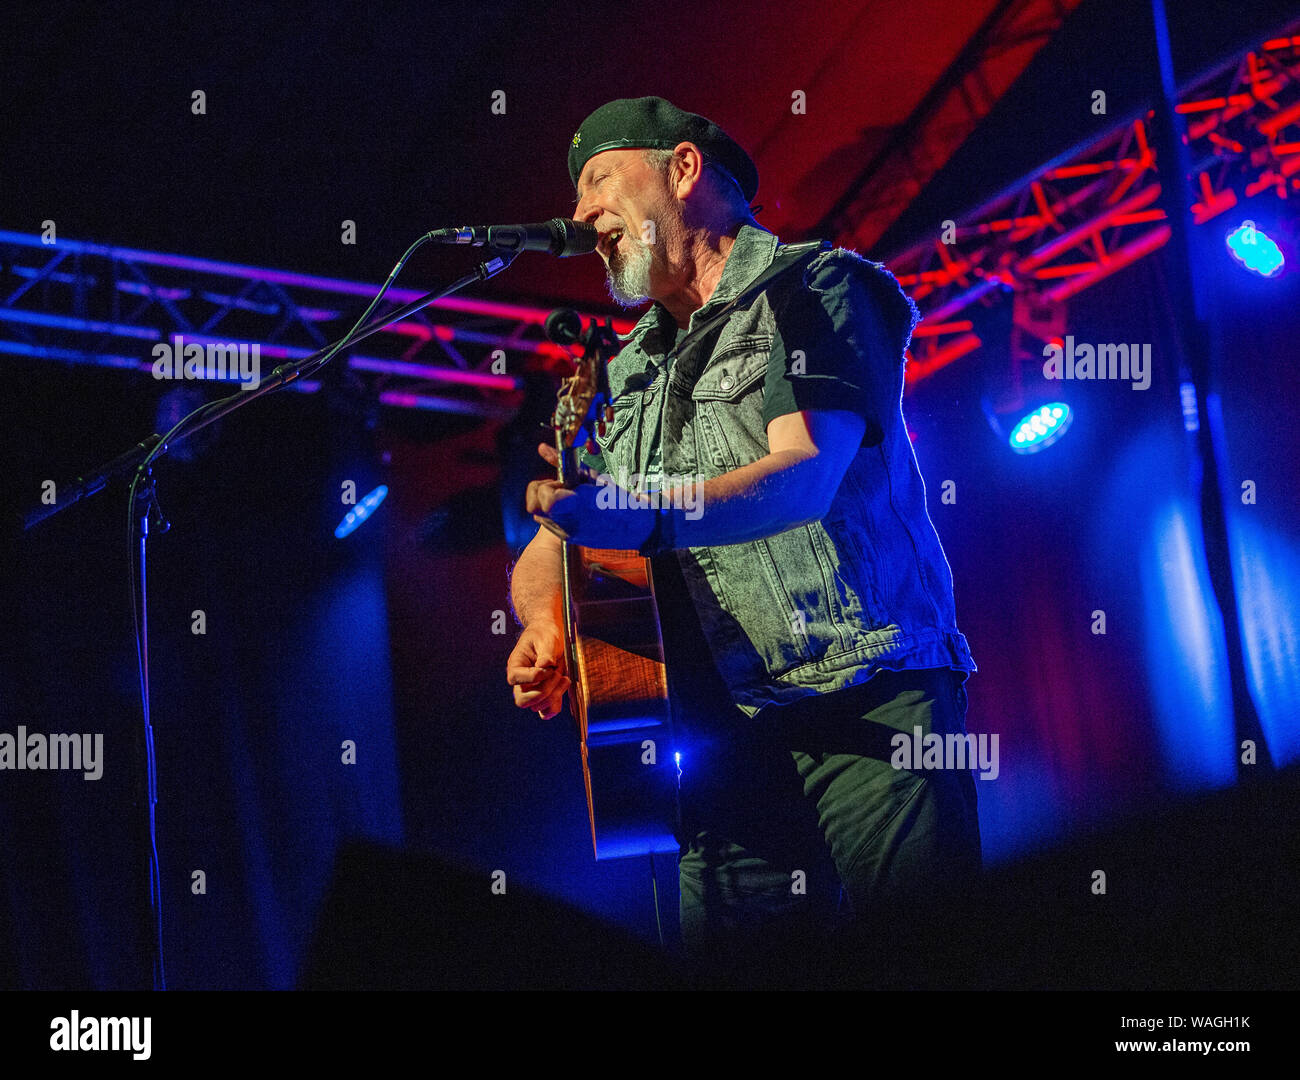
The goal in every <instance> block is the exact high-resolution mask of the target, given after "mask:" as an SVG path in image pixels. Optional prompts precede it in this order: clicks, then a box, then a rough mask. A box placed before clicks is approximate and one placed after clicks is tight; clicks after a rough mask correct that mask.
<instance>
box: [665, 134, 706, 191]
mask: <svg viewBox="0 0 1300 1080" xmlns="http://www.w3.org/2000/svg"><path fill="white" fill-rule="evenodd" d="M673 154H674V155H676V156H675V158H674V160H673V167H672V171H671V173H669V183H670V184H671V185H672V186H673V189H674V192H673V193H674V194H675V195H676V196H677V197H678V198H679V199H684V198H686V196H688V195H689V194H690V193H691V192H692V191H694V190H695V188H696V186H697V185H698V184H699V183H700V182H701V181H702V180H703V178H704V155H703V154H702V153H700V148H699V147H698V146H696V145H695V144H694V143H693V142H679V143H678V144H677V145H676V146H674V147H673Z"/></svg>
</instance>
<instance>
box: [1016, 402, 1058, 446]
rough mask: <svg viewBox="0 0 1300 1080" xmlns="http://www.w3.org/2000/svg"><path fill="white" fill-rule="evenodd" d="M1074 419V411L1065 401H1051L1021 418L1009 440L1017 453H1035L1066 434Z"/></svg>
mask: <svg viewBox="0 0 1300 1080" xmlns="http://www.w3.org/2000/svg"><path fill="white" fill-rule="evenodd" d="M1073 419H1074V413H1073V412H1071V411H1070V406H1068V405H1067V404H1066V403H1065V402H1064V401H1053V402H1050V403H1049V404H1047V405H1044V406H1042V407H1041V408H1038V409H1035V410H1034V411H1033V412H1031V413H1030V414H1029V415H1028V416H1026V417H1025V418H1024V419H1023V420H1021V421H1020V423H1018V424H1017V425H1016V426H1015V428H1013V429H1012V432H1011V437H1010V439H1009V440H1008V442H1010V444H1011V449H1012V450H1014V451H1015V452H1016V453H1017V454H1035V453H1037V452H1038V451H1039V450H1045V449H1047V447H1049V446H1051V445H1052V443H1054V442H1056V440H1057V439H1059V438H1060V437H1061V436H1062V435H1064V434H1065V432H1066V431H1067V430H1068V429H1069V427H1070V422H1071V421H1072V420H1073Z"/></svg>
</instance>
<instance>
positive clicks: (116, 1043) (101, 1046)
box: [50, 1009, 153, 1061]
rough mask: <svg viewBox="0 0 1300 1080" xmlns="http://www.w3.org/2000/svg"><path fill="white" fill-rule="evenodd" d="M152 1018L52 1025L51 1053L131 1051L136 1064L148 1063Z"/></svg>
mask: <svg viewBox="0 0 1300 1080" xmlns="http://www.w3.org/2000/svg"><path fill="white" fill-rule="evenodd" d="M152 1022H153V1021H152V1018H151V1017H148V1016H145V1017H139V1016H82V1015H81V1013H79V1012H78V1011H77V1010H76V1009H73V1010H72V1015H71V1016H56V1017H55V1018H54V1019H53V1020H51V1021H50V1049H51V1050H119V1051H120V1050H130V1051H131V1056H132V1057H133V1058H134V1059H135V1060H136V1061H148V1060H149V1055H150V1053H151V1051H150V1049H149V1035H150V1030H149V1029H150V1027H151V1026H152Z"/></svg>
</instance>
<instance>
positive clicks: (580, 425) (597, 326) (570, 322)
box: [546, 311, 619, 453]
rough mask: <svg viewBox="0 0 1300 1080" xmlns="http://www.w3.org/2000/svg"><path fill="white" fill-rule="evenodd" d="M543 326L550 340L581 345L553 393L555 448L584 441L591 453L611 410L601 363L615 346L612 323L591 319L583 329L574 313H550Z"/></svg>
mask: <svg viewBox="0 0 1300 1080" xmlns="http://www.w3.org/2000/svg"><path fill="white" fill-rule="evenodd" d="M546 329H547V333H548V334H549V335H550V337H551V339H552V340H553V341H556V342H558V343H560V344H574V343H577V344H579V345H581V355H579V356H577V357H574V370H573V374H572V375H570V376H568V377H567V378H565V379H563V380H561V382H560V389H559V392H558V393H557V394H556V401H555V412H554V413H553V414H552V416H551V426H552V427H553V428H554V429H555V441H556V449H558V450H561V451H562V450H564V449H565V448H572V447H574V446H576V445H578V444H579V443H581V442H586V443H587V450H588V452H589V453H594V452H595V451H596V447H595V443H594V440H593V434H599V435H604V434H605V423H606V421H608V420H609V419H610V414H611V413H612V406H611V405H610V395H609V376H608V375H607V373H606V370H605V364H606V362H607V361H608V360H609V358H610V357H612V356H613V355H614V354H615V353H616V352H617V351H618V349H619V341H618V336H617V335H616V334H615V333H614V327H613V322H612V320H606V321H605V322H604V323H602V322H600V321H598V320H595V319H593V320H592V321H591V323H590V325H589V326H588V327H587V329H586V330H585V331H584V330H582V329H581V319H580V318H579V316H578V314H577V312H572V311H564V312H554V313H552V315H551V317H550V318H548V319H547V321H546ZM593 417H594V419H595V423H594V424H593V423H592V419H593ZM584 429H585V431H586V435H585V436H584V435H583V431H584Z"/></svg>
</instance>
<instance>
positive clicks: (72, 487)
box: [14, 251, 518, 532]
mask: <svg viewBox="0 0 1300 1080" xmlns="http://www.w3.org/2000/svg"><path fill="white" fill-rule="evenodd" d="M517 255H518V252H514V251H499V252H496V253H495V254H494V256H493V257H492V258H491V259H486V260H484V261H483V262H481V263H479V264H478V266H476V267H475V268H474V269H473V270H472V271H471V272H470V273H468V274H466V275H465V276H464V277H461V278H459V279H457V280H456V281H454V282H452V283H451V285H449V286H448V287H447V288H445V289H438V290H435V291H434V292H431V293H426V294H425V295H424V296H422V297H420V298H419V299H418V300H413V301H412V302H411V303H409V304H407V305H406V306H405V307H400V308H397V309H396V310H395V311H390V312H389V313H388V314H387V315H381V316H380V317H379V318H377V319H374V320H372V321H371V322H368V323H366V325H365V326H362V327H361V328H359V329H358V330H357V332H356V333H355V334H352V335H350V336H349V337H348V338H346V339H345V340H343V341H342V342H338V343H335V344H332V345H327V346H326V347H325V348H323V349H319V350H317V351H316V352H314V353H312V354H311V355H310V356H305V357H303V358H302V359H301V360H295V361H293V362H292V363H288V364H281V365H280V366H279V367H278V368H276V369H275V370H274V371H272V372H271V374H270V375H269V376H267V377H266V378H265V379H263V380H262V381H261V383H259V384H258V387H257V389H256V390H241V391H239V392H238V393H236V394H232V395H231V396H230V397H227V398H225V399H223V400H221V401H218V402H215V403H213V406H212V408H211V409H209V410H208V411H207V412H205V413H204V414H203V415H202V416H200V417H198V418H196V420H195V422H194V423H193V424H191V425H189V426H187V427H186V428H184V429H183V430H181V431H179V432H177V433H176V435H175V436H173V438H172V440H171V442H170V443H169V444H168V445H167V446H162V447H160V446H159V443H161V442H162V436H161V435H159V434H157V433H156V432H155V433H154V434H153V435H150V436H149V437H148V438H147V439H143V440H141V441H140V442H138V443H136V444H135V445H134V446H133V447H131V449H130V450H127V451H126V452H125V453H122V454H119V455H118V456H117V457H115V458H113V460H112V461H110V462H108V463H107V464H106V465H103V466H101V467H100V468H98V469H96V470H95V471H94V472H92V473H90V474H89V475H88V476H85V477H81V476H79V477H77V478H76V480H74V481H73V482H72V483H70V484H67V485H63V486H60V487H57V488H56V489H55V490H56V491H57V492H59V497H58V500H57V501H56V502H54V503H51V504H48V505H47V504H45V503H41V504H39V505H36V506H31V507H28V508H27V509H24V510H19V511H17V512H16V514H15V515H14V516H15V519H16V525H17V530H18V531H19V532H26V531H27V530H28V529H31V528H33V527H34V526H36V525H39V524H40V523H41V522H42V521H44V520H46V519H47V518H50V517H53V516H54V515H55V514H57V513H58V512H59V511H60V510H66V509H67V508H68V507H70V506H73V505H75V504H76V503H79V502H80V501H81V500H82V499H84V498H85V497H86V496H88V495H94V494H95V493H96V492H98V491H102V490H103V489H104V488H105V487H107V486H108V484H109V483H111V482H112V481H114V480H117V479H120V478H122V477H125V476H129V475H130V474H131V473H132V472H134V471H135V470H136V469H137V468H139V466H140V464H141V462H143V461H144V460H145V459H146V458H148V457H150V456H151V455H152V456H153V457H161V456H162V454H164V453H166V452H167V450H168V449H169V448H170V447H171V446H172V445H175V444H176V443H179V442H182V441H183V440H185V439H187V438H189V437H190V436H191V435H193V434H194V433H195V432H196V431H200V430H202V429H203V428H205V427H207V426H208V425H209V424H211V423H212V422H213V421H215V420H220V419H221V418H222V417H223V416H226V415H228V414H229V413H232V412H234V411H235V410H236V409H238V408H241V407H242V406H244V405H247V404H248V403H249V402H250V401H253V400H254V399H256V398H259V397H262V396H263V395H264V394H269V393H271V391H273V390H279V389H280V388H281V387H284V386H288V385H289V384H290V383H292V382H296V381H297V380H298V379H300V378H302V376H303V375H304V374H309V373H310V372H311V369H312V367H313V366H314V365H316V364H317V363H318V362H319V361H320V360H321V358H322V357H325V356H327V355H330V354H332V353H336V352H338V351H340V350H342V349H344V348H347V346H349V345H353V344H355V343H356V342H358V341H361V340H362V339H363V338H368V337H370V336H371V335H372V334H376V333H378V332H379V331H380V330H382V329H383V328H384V327H386V326H390V325H392V324H393V323H395V322H399V321H401V320H402V319H405V318H406V317H407V316H408V315H414V314H415V313H416V312H417V311H420V310H422V309H424V308H426V307H428V306H429V305H430V304H432V303H434V302H436V301H438V300H441V299H443V298H444V297H447V296H450V295H451V294H452V293H454V292H458V291H460V290H461V289H463V288H465V286H467V285H470V284H472V283H473V282H475V281H486V280H487V279H488V278H490V277H494V276H495V275H497V274H499V273H500V272H501V271H502V270H504V269H505V268H506V267H507V266H509V265H510V264H511V263H512V262H514V260H515V258H516V257H517Z"/></svg>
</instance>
